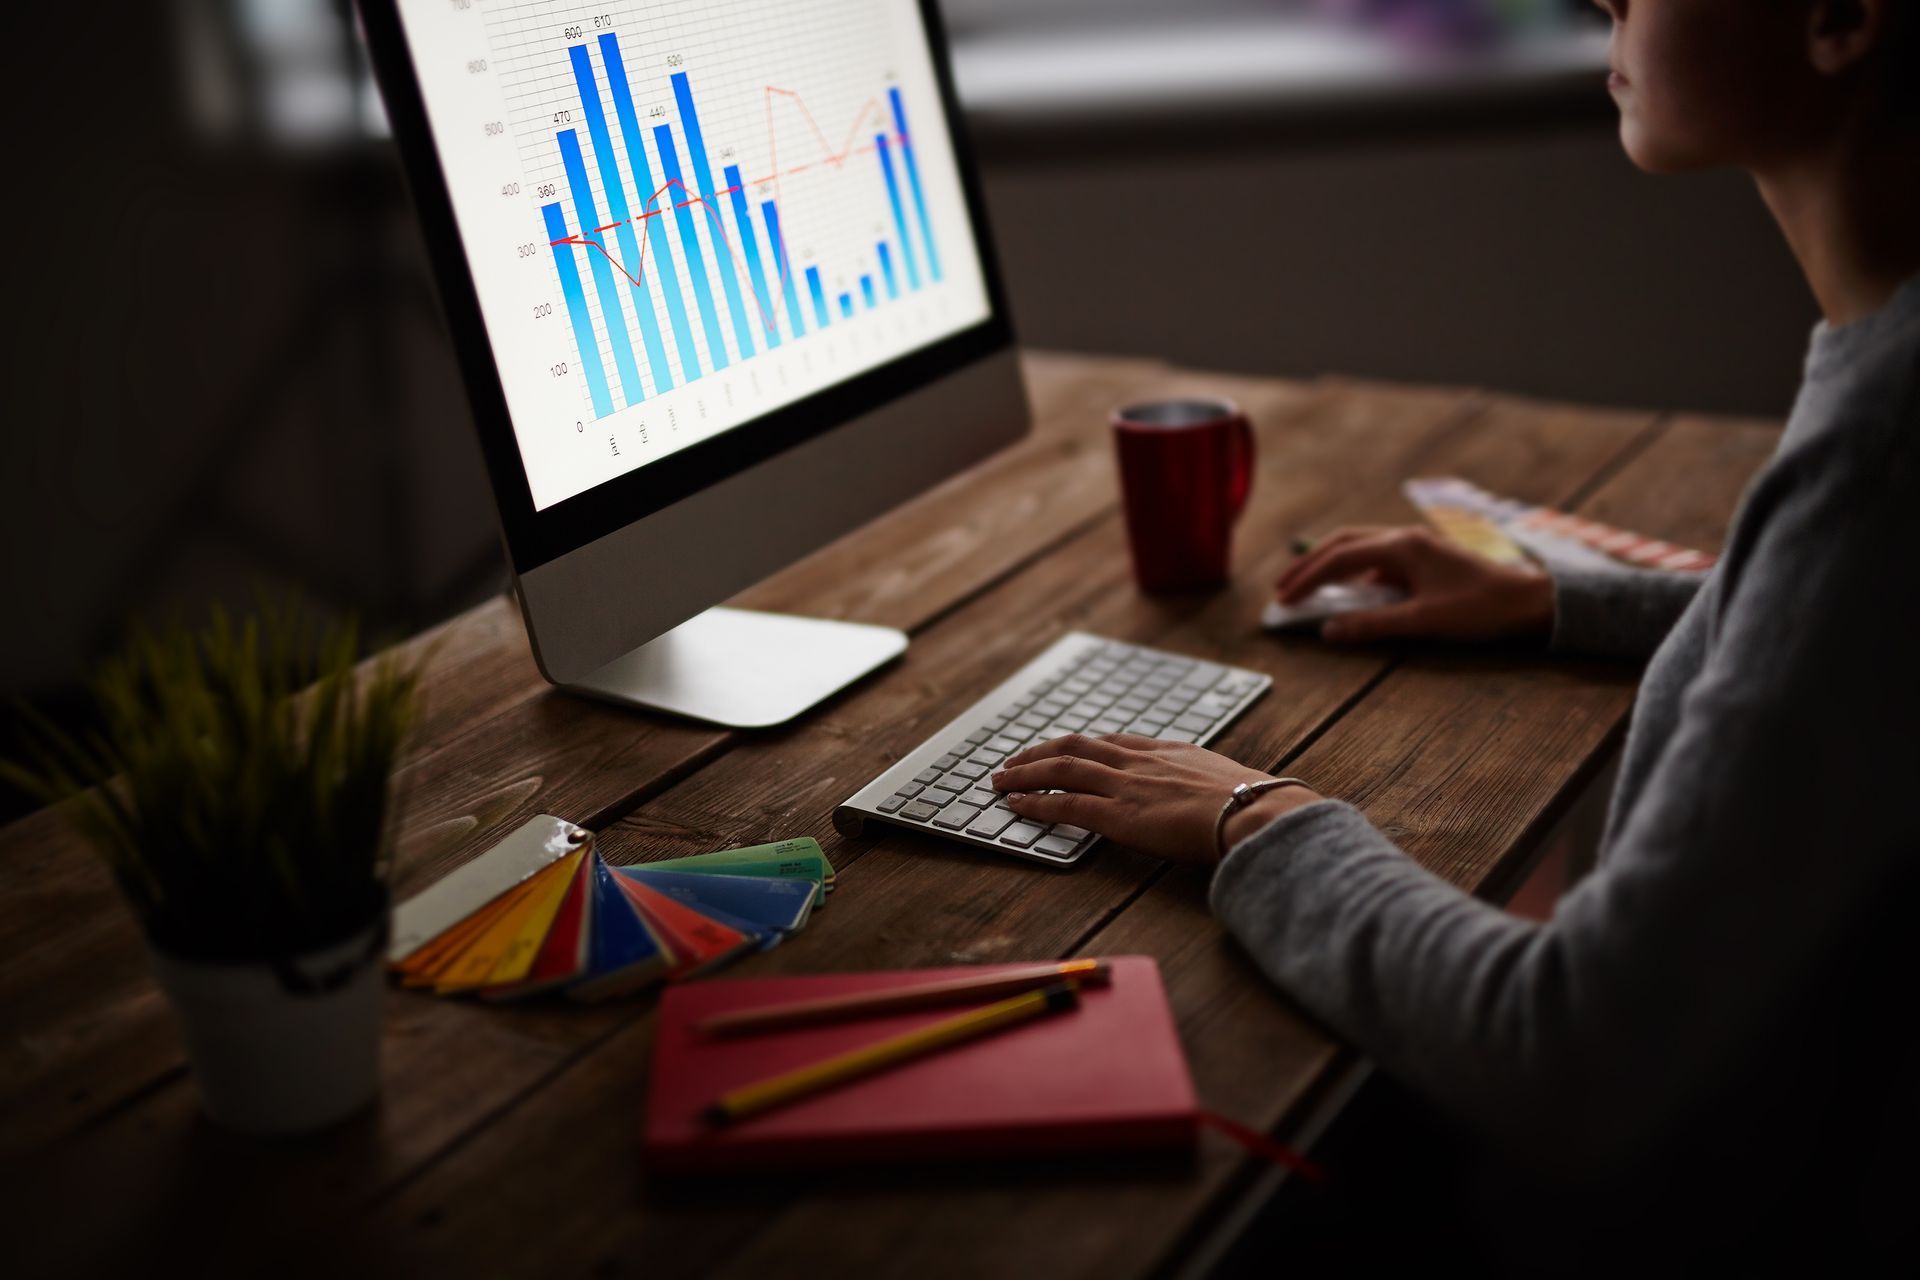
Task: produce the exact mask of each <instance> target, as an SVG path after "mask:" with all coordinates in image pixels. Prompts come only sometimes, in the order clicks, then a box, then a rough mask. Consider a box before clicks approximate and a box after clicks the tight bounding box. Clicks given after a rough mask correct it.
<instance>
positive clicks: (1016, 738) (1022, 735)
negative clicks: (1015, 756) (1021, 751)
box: [1000, 724, 1033, 747]
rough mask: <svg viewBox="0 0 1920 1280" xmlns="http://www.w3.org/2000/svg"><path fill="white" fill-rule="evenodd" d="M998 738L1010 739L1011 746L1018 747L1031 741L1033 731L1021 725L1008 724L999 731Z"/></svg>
mask: <svg viewBox="0 0 1920 1280" xmlns="http://www.w3.org/2000/svg"><path fill="white" fill-rule="evenodd" d="M1000 736H1001V737H1003V738H1010V739H1012V741H1013V745H1014V746H1016V747H1018V746H1021V745H1022V744H1024V743H1027V742H1029V741H1031V740H1032V739H1033V730H1032V729H1029V728H1028V727H1027V726H1025V725H1023V724H1010V725H1008V726H1007V727H1006V728H1004V729H1002V730H1001V731H1000Z"/></svg>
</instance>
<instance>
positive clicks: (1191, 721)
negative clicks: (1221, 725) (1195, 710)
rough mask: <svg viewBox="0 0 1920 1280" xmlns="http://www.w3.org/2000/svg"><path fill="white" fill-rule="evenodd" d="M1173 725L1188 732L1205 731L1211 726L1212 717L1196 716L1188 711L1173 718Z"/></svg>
mask: <svg viewBox="0 0 1920 1280" xmlns="http://www.w3.org/2000/svg"><path fill="white" fill-rule="evenodd" d="M1173 727H1174V728H1176V729H1185V730H1186V731H1187V732H1188V733H1205V732H1206V731H1207V730H1209V729H1211V728H1213V719H1212V717H1210V716H1196V715H1194V714H1192V713H1191V712H1189V713H1188V714H1186V715H1184V716H1181V717H1180V718H1179V719H1178V720H1175V721H1174V722H1173Z"/></svg>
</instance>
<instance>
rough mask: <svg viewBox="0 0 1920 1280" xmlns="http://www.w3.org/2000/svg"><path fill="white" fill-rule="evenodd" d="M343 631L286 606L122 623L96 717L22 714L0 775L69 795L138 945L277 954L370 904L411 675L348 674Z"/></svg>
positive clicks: (350, 921)
mask: <svg viewBox="0 0 1920 1280" xmlns="http://www.w3.org/2000/svg"><path fill="white" fill-rule="evenodd" d="M356 645H357V636H356V632H355V629H354V628H353V627H352V626H351V625H347V626H340V627H331V628H325V629H315V628H311V627H304V626H301V625H300V624H298V623H296V622H295V621H294V620H293V618H292V616H291V615H290V614H289V613H287V612H284V611H275V610H268V611H265V612H264V613H263V614H262V615H261V616H259V617H255V618H249V619H247V620H246V621H244V622H236V621H234V620H233V619H232V618H230V617H229V616H228V615H227V614H226V613H225V612H224V611H218V610H216V611H215V613H214V614H213V616H212V619H211V621H210V623H209V624H208V625H207V626H206V627H205V628H204V629H201V630H199V631H194V630H191V629H189V628H187V627H185V626H183V625H178V624H176V625H174V626H171V627H168V628H164V629H160V630H147V629H142V630H140V631H138V632H136V633H135V635H134V636H133V638H132V640H131V641H130V642H129V644H128V646H127V648H126V650H125V652H124V653H123V654H122V655H121V656H120V657H118V658H116V659H114V660H113V661H111V662H110V663H108V664H107V665H106V666H105V668H104V669H103V670H102V671H101V672H100V674H99V676H98V677H97V678H96V680H95V681H94V685H93V692H94V697H95V699H96V701H97V703H98V706H99V722H100V728H99V729H98V730H97V731H90V732H85V733H80V734H74V733H69V732H67V731H66V730H64V729H62V728H60V727H59V726H57V725H55V724H53V723H51V722H49V721H47V720H45V719H44V718H37V717H36V718H32V719H31V729H30V745H29V751H28V755H27V757H26V759H24V760H23V761H21V762H18V763H7V762H0V774H3V775H4V776H5V777H7V778H8V779H9V780H10V781H12V782H14V783H15V784H16V785H18V786H21V787H23V788H25V789H26V790H28V791H29V792H30V793H32V794H33V795H35V796H37V797H39V798H40V799H42V800H44V801H46V802H48V803H61V804H64V805H66V806H67V811H68V814H69V816H70V817H71V819H72V821H73V822H74V823H75V825H76V826H77V827H78V828H79V830H80V831H81V833H82V834H83V835H84V836H85V837H86V838H87V840H88V841H89V843H91V844H92V845H93V846H94V847H95V848H96V849H97V850H98V851H99V852H100V854H101V855H102V856H103V857H104V858H105V860H106V862H107V865H108V866H109V867H110V868H111V869H112V872H113V876H114V878H115V880H117V881H118V882H119V885H120V888H121V889H122V890H123V891H124V892H125V893H126V895H127V898H128V899H129V901H130V902H131V903H132V904H133V907H134V910H135V912H136V913H137V914H138V916H139V917H140V921H141V924H142V925H143V927H144V928H145V929H146V932H147V936H148V939H149V940H150V941H151V942H152V943H153V945H154V946H156V947H158V948H159V949H161V950H163V951H166V952H169V953H170V954H173V955H177V956H181V957H183V958H187V959H195V960H208V961H253V960H265V959H274V958H284V957H287V956H291V955H297V954H299V953H301V952H303V951H308V950H312V949H314V948H316V947H320V946H324V945H326V944H328V943H332V942H338V941H342V940H344V939H346V938H349V937H351V936H353V935H354V934H356V933H359V932H360V931H362V930H364V929H365V928H366V926H367V924H368V923H369V922H370V921H371V920H372V919H373V918H374V916H375V914H376V913H377V912H379V911H381V910H383V909H384V904H385V901H386V878H387V871H388V865H389V862H390V859H391V855H392V844H393V840H392V837H393V832H392V803H391V786H390V782H391V779H392V775H393V771H394V767H395V765H396V763H397V761H398V758H399V754H400V750H401V747H402V744H403V742H404V740H405V737H406V733H407V729H408V726H409V724H410V722H411V721H412V718H413V712H414V705H415V697H416V692H417V687H418V683H419V680H418V676H419V671H418V668H417V666H410V665H406V664H403V663H401V662H399V661H398V660H396V659H394V658H391V657H388V658H382V659H379V660H377V661H375V662H373V663H372V664H370V668H369V669H368V670H365V671H356V669H355V662H354V656H355V652H356Z"/></svg>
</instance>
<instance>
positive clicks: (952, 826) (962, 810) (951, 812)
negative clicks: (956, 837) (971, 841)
mask: <svg viewBox="0 0 1920 1280" xmlns="http://www.w3.org/2000/svg"><path fill="white" fill-rule="evenodd" d="M979 816H980V810H978V809H976V808H974V807H973V806H972V805H970V804H950V805H948V806H947V807H946V808H944V809H942V810H941V811H940V816H939V817H937V818H935V819H934V820H933V825H934V826H936V827H945V828H946V829H947V830H949V831H959V830H961V829H962V828H964V827H965V826H966V825H967V824H968V823H969V822H972V821H973V820H974V819H975V818H977V817H979Z"/></svg>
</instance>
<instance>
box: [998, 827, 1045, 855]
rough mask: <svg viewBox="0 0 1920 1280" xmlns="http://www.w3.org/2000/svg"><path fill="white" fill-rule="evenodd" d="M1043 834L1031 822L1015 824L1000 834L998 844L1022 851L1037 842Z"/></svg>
mask: <svg viewBox="0 0 1920 1280" xmlns="http://www.w3.org/2000/svg"><path fill="white" fill-rule="evenodd" d="M1043 834H1044V832H1042V831H1041V829H1040V828H1039V827H1036V826H1034V825H1033V824H1032V823H1031V822H1016V823H1014V824H1013V825H1012V826H1010V827H1008V828H1007V829H1006V831H1005V832H1003V833H1002V834H1001V836H1000V843H1001V844H1010V845H1013V846H1015V847H1016V848H1020V849H1024V848H1026V847H1027V846H1029V845H1031V844H1032V843H1033V842H1034V841H1035V840H1038V839H1039V838H1040V837H1041V836H1042V835H1043Z"/></svg>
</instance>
